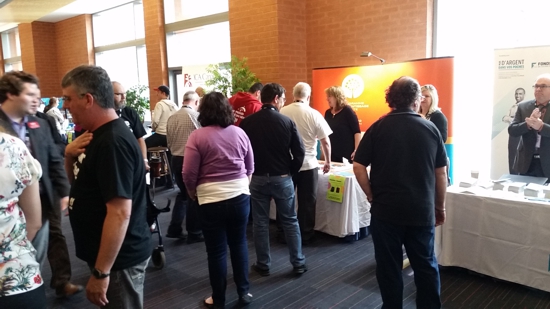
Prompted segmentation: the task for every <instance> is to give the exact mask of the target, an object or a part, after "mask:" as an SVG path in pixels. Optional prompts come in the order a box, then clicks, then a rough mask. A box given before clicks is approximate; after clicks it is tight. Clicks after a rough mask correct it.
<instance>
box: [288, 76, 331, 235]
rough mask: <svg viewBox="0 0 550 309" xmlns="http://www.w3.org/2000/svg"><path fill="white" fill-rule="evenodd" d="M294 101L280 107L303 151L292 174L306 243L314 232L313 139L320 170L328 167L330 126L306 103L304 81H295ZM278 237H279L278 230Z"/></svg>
mask: <svg viewBox="0 0 550 309" xmlns="http://www.w3.org/2000/svg"><path fill="white" fill-rule="evenodd" d="M292 94H293V96H294V102H293V103H292V104H290V105H288V106H285V107H283V108H282V109H281V114H283V115H285V116H287V117H289V118H290V119H292V120H293V121H294V122H295V123H296V127H297V128H298V132H299V133H300V136H301V137H302V141H303V142H304V146H305V149H306V154H305V158H304V163H303V164H302V167H301V168H300V172H299V173H297V174H296V175H294V176H293V177H292V179H293V181H294V186H295V187H296V189H297V191H298V193H297V195H298V221H299V222H300V231H301V234H302V244H303V245H308V244H310V243H311V242H312V241H314V236H315V231H314V228H315V210H316V206H317V183H318V181H319V163H318V161H317V141H321V151H322V152H323V155H324V157H325V164H324V165H323V173H328V172H329V170H330V139H329V137H328V136H329V135H330V134H332V130H331V129H330V126H329V125H328V123H327V121H326V120H325V118H324V117H323V116H322V115H321V113H319V112H318V111H317V110H315V109H313V108H311V107H310V106H309V100H310V98H311V87H310V86H309V85H308V84H307V83H303V82H300V83H297V84H296V86H294V89H293V91H292ZM278 238H279V240H283V239H284V237H283V236H282V233H281V231H280V230H279V234H278Z"/></svg>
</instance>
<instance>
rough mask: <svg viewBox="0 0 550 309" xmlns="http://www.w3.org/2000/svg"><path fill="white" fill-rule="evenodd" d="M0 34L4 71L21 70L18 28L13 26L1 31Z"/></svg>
mask: <svg viewBox="0 0 550 309" xmlns="http://www.w3.org/2000/svg"><path fill="white" fill-rule="evenodd" d="M0 36H1V38H2V51H3V55H4V72H9V71H14V70H17V71H20V70H23V62H22V61H21V42H20V41H19V28H17V27H15V28H12V29H8V30H6V31H3V32H2V33H1V34H0Z"/></svg>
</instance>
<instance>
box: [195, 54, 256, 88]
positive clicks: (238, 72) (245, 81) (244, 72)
mask: <svg viewBox="0 0 550 309" xmlns="http://www.w3.org/2000/svg"><path fill="white" fill-rule="evenodd" d="M247 60H248V59H247V58H242V59H239V57H237V56H231V62H229V63H228V62H224V63H218V64H211V65H209V66H208V67H207V68H206V71H207V72H208V73H210V74H211V76H212V78H210V79H209V80H207V81H206V86H208V87H212V88H213V90H215V91H219V92H221V93H223V94H224V95H225V96H229V94H231V95H233V94H235V93H237V92H239V91H245V92H246V91H248V89H250V87H251V86H252V85H253V84H254V83H257V82H259V81H260V80H259V79H258V78H257V77H256V75H255V74H254V73H252V71H250V69H249V68H248V65H247V64H246V62H247Z"/></svg>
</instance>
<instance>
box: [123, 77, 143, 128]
mask: <svg viewBox="0 0 550 309" xmlns="http://www.w3.org/2000/svg"><path fill="white" fill-rule="evenodd" d="M148 89H149V87H147V86H143V85H136V86H133V87H131V88H130V89H128V91H126V106H129V107H131V108H133V109H135V110H136V112H137V114H138V115H139V119H141V122H142V123H143V119H144V117H145V112H147V111H149V98H148V97H147V96H146V95H143V93H146V94H147V93H149V91H148Z"/></svg>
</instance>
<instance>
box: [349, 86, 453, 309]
mask: <svg viewBox="0 0 550 309" xmlns="http://www.w3.org/2000/svg"><path fill="white" fill-rule="evenodd" d="M421 97H422V96H421V92H420V85H419V84H418V82H417V81H416V80H415V79H413V78H410V77H406V76H405V77H401V78H399V79H397V80H395V81H394V82H393V84H392V85H391V86H390V88H389V89H388V91H387V92H386V101H387V102H388V105H389V106H390V108H392V111H391V112H390V113H388V114H387V115H386V116H384V117H382V118H381V119H380V120H378V121H376V122H375V123H374V124H373V125H372V126H371V127H370V128H369V129H368V130H367V132H366V133H365V135H364V136H363V139H362V140H361V143H360V144H359V147H358V148H357V152H356V154H355V159H354V163H353V171H354V172H355V176H356V177H357V181H358V182H359V184H360V185H361V188H362V189H363V191H364V192H365V194H366V195H367V199H368V200H369V202H370V203H371V205H372V207H371V214H372V219H371V225H370V227H371V232H372V241H373V243H374V251H375V259H376V278H377V279H378V285H379V286H380V293H381V294H382V301H383V302H384V304H383V305H382V308H402V307H403V276H402V266H403V253H402V246H403V245H404V246H405V250H406V251H407V256H408V257H409V260H410V261H411V266H412V267H413V269H414V276H415V280H414V281H415V283H416V289H417V292H416V295H417V297H416V306H417V308H441V299H440V279H439V270H438V266H437V260H436V257H435V252H434V234H435V226H437V225H441V224H443V222H445V193H446V188H447V172H446V166H447V154H446V152H445V145H444V144H443V140H442V138H441V135H440V133H439V130H438V129H437V127H436V126H435V125H434V124H433V123H432V122H430V121H428V120H425V119H422V117H420V115H419V114H418V113H417V110H418V106H419V104H420V100H421ZM375 145H376V146H375ZM369 165H370V166H371V170H370V175H369V174H368V173H367V170H366V167H367V166H369Z"/></svg>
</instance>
